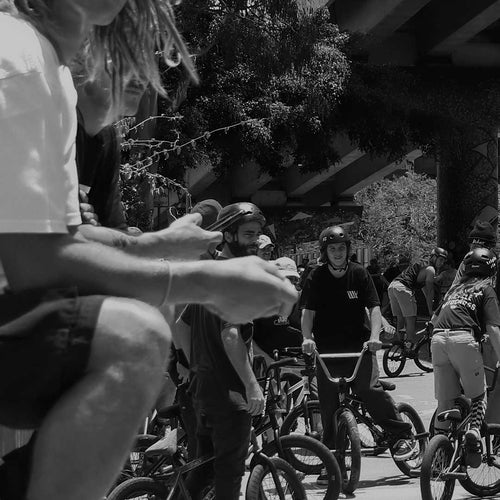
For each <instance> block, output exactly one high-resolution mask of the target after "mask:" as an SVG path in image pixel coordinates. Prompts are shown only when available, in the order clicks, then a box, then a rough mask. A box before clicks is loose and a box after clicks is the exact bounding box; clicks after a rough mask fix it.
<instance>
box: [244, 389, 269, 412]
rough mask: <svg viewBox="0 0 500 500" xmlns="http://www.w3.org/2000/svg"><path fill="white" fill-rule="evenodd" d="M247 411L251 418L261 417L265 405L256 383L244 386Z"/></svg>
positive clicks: (260, 390)
mask: <svg viewBox="0 0 500 500" xmlns="http://www.w3.org/2000/svg"><path fill="white" fill-rule="evenodd" d="M246 396H247V411H248V413H250V415H252V416H254V417H255V416H256V415H262V413H263V412H264V405H265V403H266V401H265V399H264V394H262V389H261V388H260V386H259V384H258V383H257V382H251V383H250V384H248V385H247V386H246Z"/></svg>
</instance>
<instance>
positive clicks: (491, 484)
mask: <svg viewBox="0 0 500 500" xmlns="http://www.w3.org/2000/svg"><path fill="white" fill-rule="evenodd" d="M488 428H489V431H488V436H487V437H483V439H482V441H483V457H482V460H481V465H480V466H479V467H478V468H477V469H473V468H472V467H467V478H466V479H461V480H460V484H461V485H462V486H463V487H464V489H466V490H467V491H468V492H469V493H472V494H473V495H476V496H478V497H484V496H491V495H496V494H497V493H499V492H500V469H499V467H500V425H498V424H490V425H489V426H488ZM486 440H488V442H486ZM487 447H488V448H489V450H490V453H491V455H490V457H489V458H488V456H487V454H486V449H487Z"/></svg>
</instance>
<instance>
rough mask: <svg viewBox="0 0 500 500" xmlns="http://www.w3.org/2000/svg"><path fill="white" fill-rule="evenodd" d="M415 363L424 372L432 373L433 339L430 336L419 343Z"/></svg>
mask: <svg viewBox="0 0 500 500" xmlns="http://www.w3.org/2000/svg"><path fill="white" fill-rule="evenodd" d="M415 364H416V365H417V366H418V367H419V368H420V369H421V370H423V371H424V372H428V373H430V372H432V371H433V370H434V367H433V366H432V353H431V339H430V338H429V337H427V338H426V339H425V340H423V341H422V342H421V343H419V344H417V347H416V352H415Z"/></svg>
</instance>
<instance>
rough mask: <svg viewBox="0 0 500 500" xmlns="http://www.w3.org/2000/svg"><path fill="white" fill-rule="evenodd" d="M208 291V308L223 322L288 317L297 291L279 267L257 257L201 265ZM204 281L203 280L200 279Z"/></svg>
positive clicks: (238, 322) (206, 304) (245, 321)
mask: <svg viewBox="0 0 500 500" xmlns="http://www.w3.org/2000/svg"><path fill="white" fill-rule="evenodd" d="M200 264H204V267H203V271H202V275H204V277H205V278H206V282H205V285H206V289H207V291H208V294H207V297H206V300H205V301H204V304H205V306H206V307H207V309H209V310H210V311H212V312H213V313H214V314H216V315H217V316H219V317H221V318H222V319H224V320H225V321H227V322H229V323H234V324H243V323H247V322H249V321H251V320H253V319H255V318H266V317H269V316H276V315H279V316H290V314H291V311H292V308H293V305H294V304H295V302H296V301H297V299H298V293H297V290H295V288H294V286H293V285H292V284H291V283H290V282H289V281H288V280H287V279H286V278H284V277H282V276H281V275H280V273H279V271H278V268H277V267H276V266H275V265H274V264H271V263H269V262H266V261H265V260H262V259H260V258H259V257H256V256H251V257H240V258H234V259H229V260H214V261H204V262H200ZM202 279H203V278H202Z"/></svg>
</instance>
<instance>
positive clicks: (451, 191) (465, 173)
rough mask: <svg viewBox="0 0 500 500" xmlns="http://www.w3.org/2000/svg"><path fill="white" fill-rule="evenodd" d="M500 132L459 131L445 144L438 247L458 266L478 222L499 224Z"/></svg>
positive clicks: (440, 175) (440, 164) (441, 158)
mask: <svg viewBox="0 0 500 500" xmlns="http://www.w3.org/2000/svg"><path fill="white" fill-rule="evenodd" d="M497 133H498V132H497V129H495V130H479V129H476V130H474V131H472V132H471V131H467V132H464V133H462V132H459V133H457V132H456V131H455V132H454V133H452V134H450V135H449V136H448V137H446V138H444V139H443V140H442V142H441V148H440V156H439V161H438V169H437V171H438V202H437V206H438V244H439V245H440V246H442V247H444V248H447V249H448V250H451V251H452V252H453V256H454V257H455V259H456V260H457V263H458V262H459V261H460V260H461V259H462V258H463V256H464V255H465V253H466V252H467V250H468V242H467V235H468V233H469V231H470V230H471V229H472V226H473V224H474V221H475V220H476V219H482V220H486V221H488V222H490V223H491V224H492V225H493V227H494V228H495V229H496V227H497V223H498V138H497Z"/></svg>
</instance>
